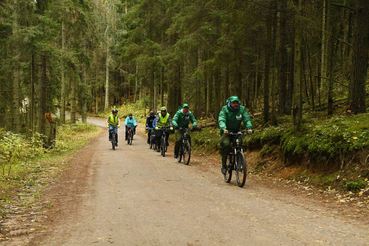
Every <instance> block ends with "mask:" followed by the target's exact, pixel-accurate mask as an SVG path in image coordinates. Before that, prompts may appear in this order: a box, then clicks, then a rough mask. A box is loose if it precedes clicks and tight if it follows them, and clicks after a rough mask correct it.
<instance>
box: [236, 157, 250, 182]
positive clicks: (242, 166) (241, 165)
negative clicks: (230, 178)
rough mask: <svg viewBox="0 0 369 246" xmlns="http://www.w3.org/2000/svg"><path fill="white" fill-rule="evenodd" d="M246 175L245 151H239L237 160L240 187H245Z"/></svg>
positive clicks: (237, 177)
mask: <svg viewBox="0 0 369 246" xmlns="http://www.w3.org/2000/svg"><path fill="white" fill-rule="evenodd" d="M246 176H247V168H246V159H245V156H244V155H243V153H241V152H239V153H238V154H237V162H236V179H237V184H238V186H239V187H243V186H244V185H245V182H246Z"/></svg>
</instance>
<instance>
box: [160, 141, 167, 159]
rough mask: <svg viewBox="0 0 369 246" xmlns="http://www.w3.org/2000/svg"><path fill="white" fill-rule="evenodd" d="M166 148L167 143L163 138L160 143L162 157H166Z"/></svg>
mask: <svg viewBox="0 0 369 246" xmlns="http://www.w3.org/2000/svg"><path fill="white" fill-rule="evenodd" d="M165 147H166V142H165V138H163V137H162V138H161V143H160V151H161V155H162V156H163V157H165Z"/></svg>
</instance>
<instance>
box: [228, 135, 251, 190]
mask: <svg viewBox="0 0 369 246" xmlns="http://www.w3.org/2000/svg"><path fill="white" fill-rule="evenodd" d="M228 134H229V135H230V136H231V141H232V142H231V143H232V151H231V152H230V153H229V154H228V156H227V171H226V173H225V174H224V181H225V182H226V183H229V182H231V179H232V170H235V171H236V181H237V184H238V186H239V187H243V186H244V185H245V183H246V177H247V166H246V158H245V156H244V154H243V147H242V141H241V140H242V136H245V135H248V133H247V132H237V133H232V132H230V133H228Z"/></svg>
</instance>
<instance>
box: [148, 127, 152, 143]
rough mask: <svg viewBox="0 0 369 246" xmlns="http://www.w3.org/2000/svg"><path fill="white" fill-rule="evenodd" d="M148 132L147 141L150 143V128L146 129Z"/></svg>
mask: <svg viewBox="0 0 369 246" xmlns="http://www.w3.org/2000/svg"><path fill="white" fill-rule="evenodd" d="M148 131H149V132H148V133H147V142H148V143H150V136H151V131H152V130H151V129H150V130H148Z"/></svg>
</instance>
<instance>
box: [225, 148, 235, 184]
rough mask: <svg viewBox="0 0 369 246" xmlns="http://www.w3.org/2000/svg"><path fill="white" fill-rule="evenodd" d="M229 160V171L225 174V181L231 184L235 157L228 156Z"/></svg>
mask: <svg viewBox="0 0 369 246" xmlns="http://www.w3.org/2000/svg"><path fill="white" fill-rule="evenodd" d="M228 157H229V158H227V171H226V173H225V174H224V181H225V182H226V183H229V182H231V180H232V169H233V168H232V165H233V159H234V158H233V155H228Z"/></svg>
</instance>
